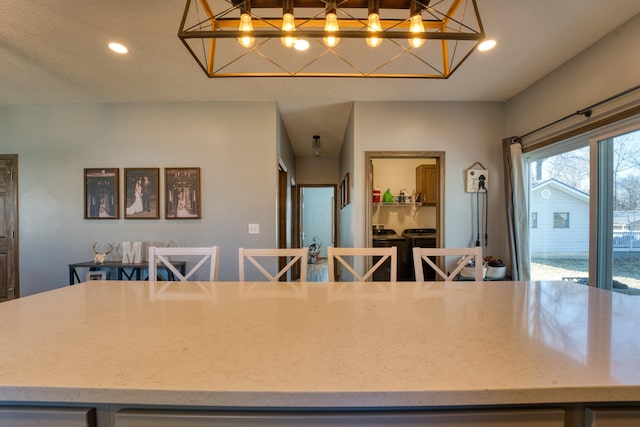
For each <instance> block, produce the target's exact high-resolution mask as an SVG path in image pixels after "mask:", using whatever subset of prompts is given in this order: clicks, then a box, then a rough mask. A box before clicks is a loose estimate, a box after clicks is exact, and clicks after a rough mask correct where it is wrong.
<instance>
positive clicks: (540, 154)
mask: <svg viewBox="0 0 640 427" xmlns="http://www.w3.org/2000/svg"><path fill="white" fill-rule="evenodd" d="M525 161H526V165H525V166H526V167H525V170H527V172H528V178H529V194H528V210H529V236H530V239H529V240H530V254H531V259H530V263H531V279H532V280H569V281H573V282H577V283H581V284H585V285H592V286H597V287H600V288H605V289H610V290H613V291H616V292H621V293H626V294H631V295H640V129H638V127H637V126H636V130H628V129H627V130H625V131H619V132H617V133H613V136H609V135H607V136H606V137H598V136H597V135H595V134H594V135H588V136H585V137H583V138H581V139H576V140H574V141H566V142H564V143H559V144H555V145H554V146H553V147H545V148H542V149H539V150H537V151H535V152H531V153H528V154H527V155H526V156H525Z"/></svg>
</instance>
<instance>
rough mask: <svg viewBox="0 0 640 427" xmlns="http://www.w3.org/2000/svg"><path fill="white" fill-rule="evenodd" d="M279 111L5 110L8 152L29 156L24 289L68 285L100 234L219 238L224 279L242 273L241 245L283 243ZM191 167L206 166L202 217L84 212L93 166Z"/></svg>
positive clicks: (103, 238) (259, 107) (23, 180)
mask: <svg viewBox="0 0 640 427" xmlns="http://www.w3.org/2000/svg"><path fill="white" fill-rule="evenodd" d="M247 117H251V120H252V125H251V126H246V118H247ZM276 117H277V115H276V106H275V103H271V102H263V103H261V102H251V103H240V102H225V103H181V104H99V105H44V106H40V105H34V106H10V107H2V108H0V129H2V135H1V138H2V151H3V152H5V153H16V154H18V155H19V209H20V215H19V221H20V224H19V225H20V286H21V295H22V296H24V295H29V294H33V293H36V292H40V291H44V290H48V289H52V288H56V287H61V286H64V285H66V284H67V282H68V271H67V266H68V264H69V263H74V262H80V261H85V260H89V259H91V258H92V257H93V253H92V250H91V246H92V245H93V243H94V242H96V241H97V242H101V243H102V244H104V243H106V242H115V243H117V242H121V241H123V240H132V241H133V240H141V241H169V240H174V241H176V242H178V243H179V244H181V245H211V244H219V245H221V259H220V274H219V278H220V279H221V280H237V278H238V272H237V271H238V260H237V257H238V255H237V248H238V247H240V246H247V247H252V246H253V247H272V246H273V245H274V244H275V241H276V234H275V224H276V220H275V212H276V209H275V201H276V185H275V184H276V182H277V176H276V165H277V155H276V141H275V135H276V122H277V118H276ZM270 159H271V161H269V160H270ZM189 166H197V167H200V168H201V174H202V176H201V185H202V219H200V220H165V219H160V220H125V219H119V220H85V219H83V192H84V189H83V168H93V167H117V168H120V169H121V173H122V169H123V168H125V167H160V168H161V175H162V173H163V170H162V168H164V167H189ZM161 182H162V183H163V182H164V180H163V179H161ZM163 188H164V185H162V186H161V191H162V189H163ZM121 194H122V190H121ZM163 203H164V202H163ZM162 216H164V215H162ZM248 223H258V224H260V234H259V235H248V234H247V224H248Z"/></svg>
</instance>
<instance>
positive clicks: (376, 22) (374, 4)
mask: <svg viewBox="0 0 640 427" xmlns="http://www.w3.org/2000/svg"><path fill="white" fill-rule="evenodd" d="M367 21H368V23H367V31H368V32H369V33H372V34H374V35H372V36H369V37H367V45H369V46H370V47H378V46H380V44H381V43H382V39H381V38H380V37H376V36H375V33H379V32H380V31H382V25H380V6H379V3H378V0H369V17H368V20H367Z"/></svg>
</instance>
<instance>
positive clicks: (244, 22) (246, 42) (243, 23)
mask: <svg viewBox="0 0 640 427" xmlns="http://www.w3.org/2000/svg"><path fill="white" fill-rule="evenodd" d="M238 29H239V30H240V31H242V32H246V33H251V32H253V25H252V24H251V15H249V14H248V13H243V14H242V15H240V26H239V27H238ZM255 41H256V39H255V38H254V37H251V36H250V35H246V36H242V37H240V38H238V43H240V44H241V45H242V46H243V47H246V48H247V49H248V48H250V47H252V46H253V44H254V43H255Z"/></svg>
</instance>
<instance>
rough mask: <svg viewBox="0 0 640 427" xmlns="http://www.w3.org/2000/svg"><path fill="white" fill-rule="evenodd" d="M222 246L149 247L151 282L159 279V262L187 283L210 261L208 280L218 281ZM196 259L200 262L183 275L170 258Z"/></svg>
mask: <svg viewBox="0 0 640 427" xmlns="http://www.w3.org/2000/svg"><path fill="white" fill-rule="evenodd" d="M219 252H220V246H209V247H185V248H160V247H156V246H150V247H149V281H151V282H153V281H156V280H157V277H158V268H157V265H158V262H161V263H162V264H164V265H165V267H166V268H167V269H168V270H169V271H170V272H171V273H173V275H174V276H175V277H177V278H178V279H179V280H180V281H187V280H189V279H190V278H191V276H193V275H194V274H195V272H196V271H198V270H199V269H200V268H201V267H202V266H203V265H205V263H206V262H207V261H209V276H208V280H209V281H213V280H217V279H218V254H219ZM171 256H181V257H196V258H195V259H197V260H198V261H197V262H196V263H195V265H193V266H192V267H191V268H190V269H189V270H188V271H186V270H185V274H184V275H183V274H182V273H181V272H180V271H179V270H178V269H177V268H176V267H175V266H174V265H173V264H172V263H171V260H170V259H169V257H171Z"/></svg>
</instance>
